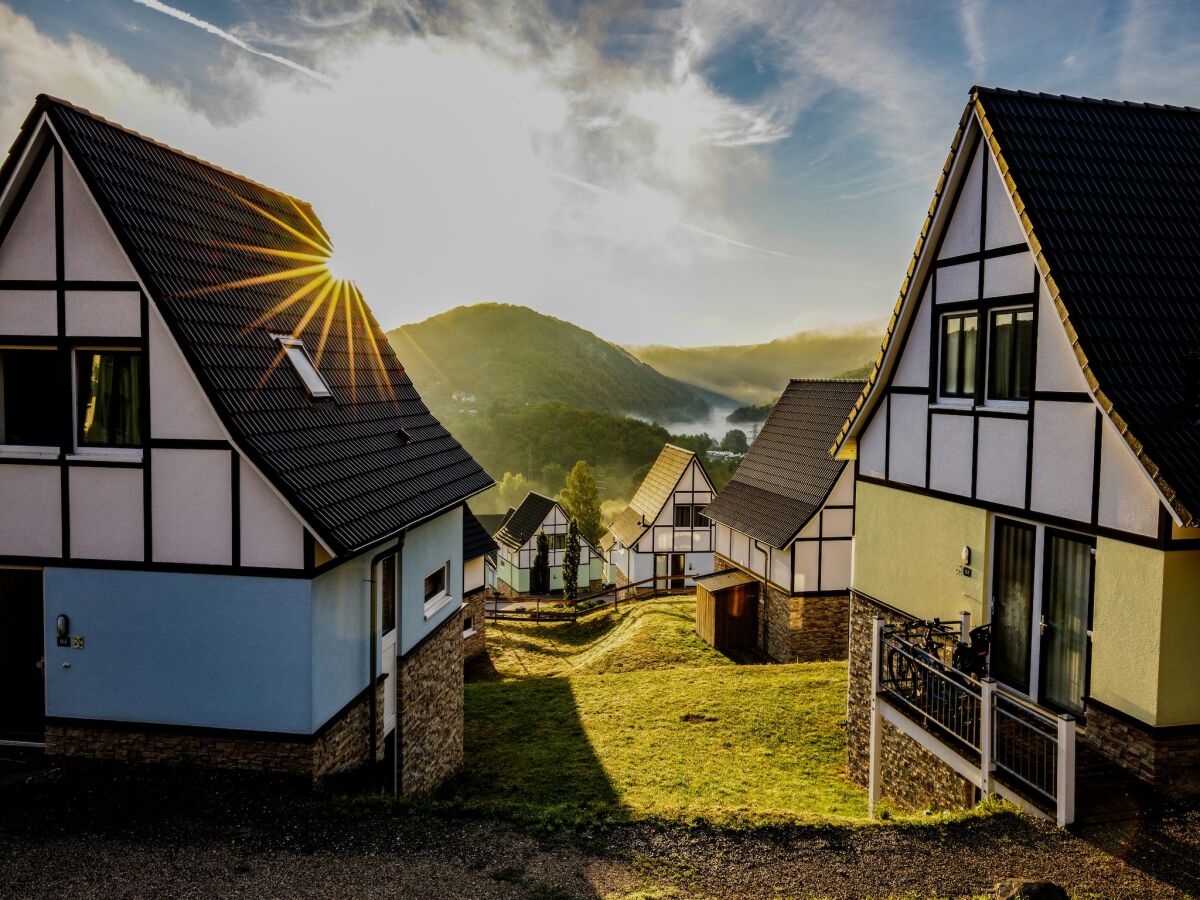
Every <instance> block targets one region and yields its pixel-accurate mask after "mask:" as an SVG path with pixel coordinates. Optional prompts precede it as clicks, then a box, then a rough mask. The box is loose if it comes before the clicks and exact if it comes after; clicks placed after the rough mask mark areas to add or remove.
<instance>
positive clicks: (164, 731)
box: [45, 681, 383, 781]
mask: <svg viewBox="0 0 1200 900" xmlns="http://www.w3.org/2000/svg"><path fill="white" fill-rule="evenodd" d="M375 695H376V702H377V710H378V716H377V720H376V721H377V723H378V727H379V746H380V748H382V744H383V734H382V732H383V682H382V681H380V682H379V684H378V685H377V688H376V692H375ZM369 723H370V707H369V705H368V697H367V693H366V692H365V691H364V692H363V694H362V695H361V696H360V697H359V698H357V699H356V700H355V701H354V702H353V703H351V704H349V705H348V706H347V707H346V708H345V709H344V710H342V711H341V712H340V713H339V714H338V715H337V716H335V717H334V718H333V719H332V720H331V721H330V722H329V723H328V724H326V725H325V726H324V727H323V728H322V729H321V730H320V731H318V732H317V734H315V735H312V736H309V735H288V734H269V733H258V732H237V731H227V730H218V729H207V728H184V727H172V726H168V725H144V724H124V723H121V722H87V721H72V720H69V719H49V720H47V722H46V737H45V743H46V753H47V754H48V755H50V756H63V757H72V758H76V759H95V760H110V761H119V762H131V763H147V764H161V765H183V766H199V767H204V768H212V769H243V770H250V771H256V772H272V773H276V774H283V775H296V776H299V777H302V778H309V779H312V780H314V781H319V780H320V779H322V778H323V777H325V776H326V775H331V774H333V773H335V772H343V771H346V770H348V769H353V768H355V767H357V766H360V765H362V764H363V763H365V762H366V761H367V758H368V757H369V756H370V750H369V748H368V740H367V739H368V734H369V730H368V729H369V727H370V725H369Z"/></svg>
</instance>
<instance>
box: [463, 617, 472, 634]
mask: <svg viewBox="0 0 1200 900" xmlns="http://www.w3.org/2000/svg"><path fill="white" fill-rule="evenodd" d="M474 630H475V622H474V620H473V619H472V618H471V617H470V616H464V617H463V634H468V633H470V632H472V631H474Z"/></svg>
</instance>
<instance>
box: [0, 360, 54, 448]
mask: <svg viewBox="0 0 1200 900" xmlns="http://www.w3.org/2000/svg"><path fill="white" fill-rule="evenodd" d="M58 383H59V382H58V354H57V353H54V352H53V350H52V349H51V348H46V349H44V350H41V349H24V348H20V349H17V348H6V349H0V444H7V445H9V446H25V447H57V446H58V445H59V442H60V440H61V438H60V432H59V422H60V420H61V416H60V415H59V414H58V410H59V409H60V408H61V407H60V406H59V392H58Z"/></svg>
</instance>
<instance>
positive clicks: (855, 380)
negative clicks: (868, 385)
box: [788, 378, 867, 384]
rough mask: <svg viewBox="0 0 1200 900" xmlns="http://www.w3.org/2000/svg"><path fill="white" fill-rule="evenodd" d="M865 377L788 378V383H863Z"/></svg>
mask: <svg viewBox="0 0 1200 900" xmlns="http://www.w3.org/2000/svg"><path fill="white" fill-rule="evenodd" d="M866 380H867V379H866V378H789V379H788V384H863V383H864V382H865V381H866Z"/></svg>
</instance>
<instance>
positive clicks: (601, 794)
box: [436, 678, 628, 829]
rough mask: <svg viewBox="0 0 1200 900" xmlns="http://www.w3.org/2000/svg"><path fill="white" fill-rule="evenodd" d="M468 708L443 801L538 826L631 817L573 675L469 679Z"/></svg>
mask: <svg viewBox="0 0 1200 900" xmlns="http://www.w3.org/2000/svg"><path fill="white" fill-rule="evenodd" d="M465 712H466V716H465V718H466V725H465V760H464V763H463V767H462V770H461V771H460V772H459V774H458V775H456V776H455V777H454V778H453V779H451V781H450V782H448V783H447V784H446V785H445V786H444V787H443V788H442V789H441V790H440V791H439V792H438V794H437V796H436V799H437V801H438V802H440V803H445V804H447V805H448V806H449V807H450V808H452V809H458V810H461V811H464V812H471V813H480V814H486V815H495V816H500V817H503V818H507V819H511V820H513V821H517V822H520V823H522V824H527V825H532V826H535V827H539V828H542V827H545V828H552V829H556V828H561V827H570V826H575V825H588V824H595V823H597V822H620V821H624V820H626V819H627V818H628V816H627V813H626V810H625V809H624V807H623V806H622V804H621V800H620V797H619V796H618V794H617V791H616V790H615V789H614V787H613V784H612V782H611V781H610V780H609V778H608V775H607V774H606V772H605V771H604V767H603V766H602V765H601V763H600V760H599V758H598V757H597V756H596V753H595V751H594V749H593V747H592V744H591V742H590V741H589V740H588V737H587V735H586V733H585V732H584V729H583V724H582V722H581V720H580V718H579V713H578V709H577V707H576V703H575V697H574V694H573V692H572V687H571V684H570V682H569V681H568V680H566V679H562V678H529V679H521V680H515V681H479V682H474V683H469V684H468V685H467V686H466V710H465Z"/></svg>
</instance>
